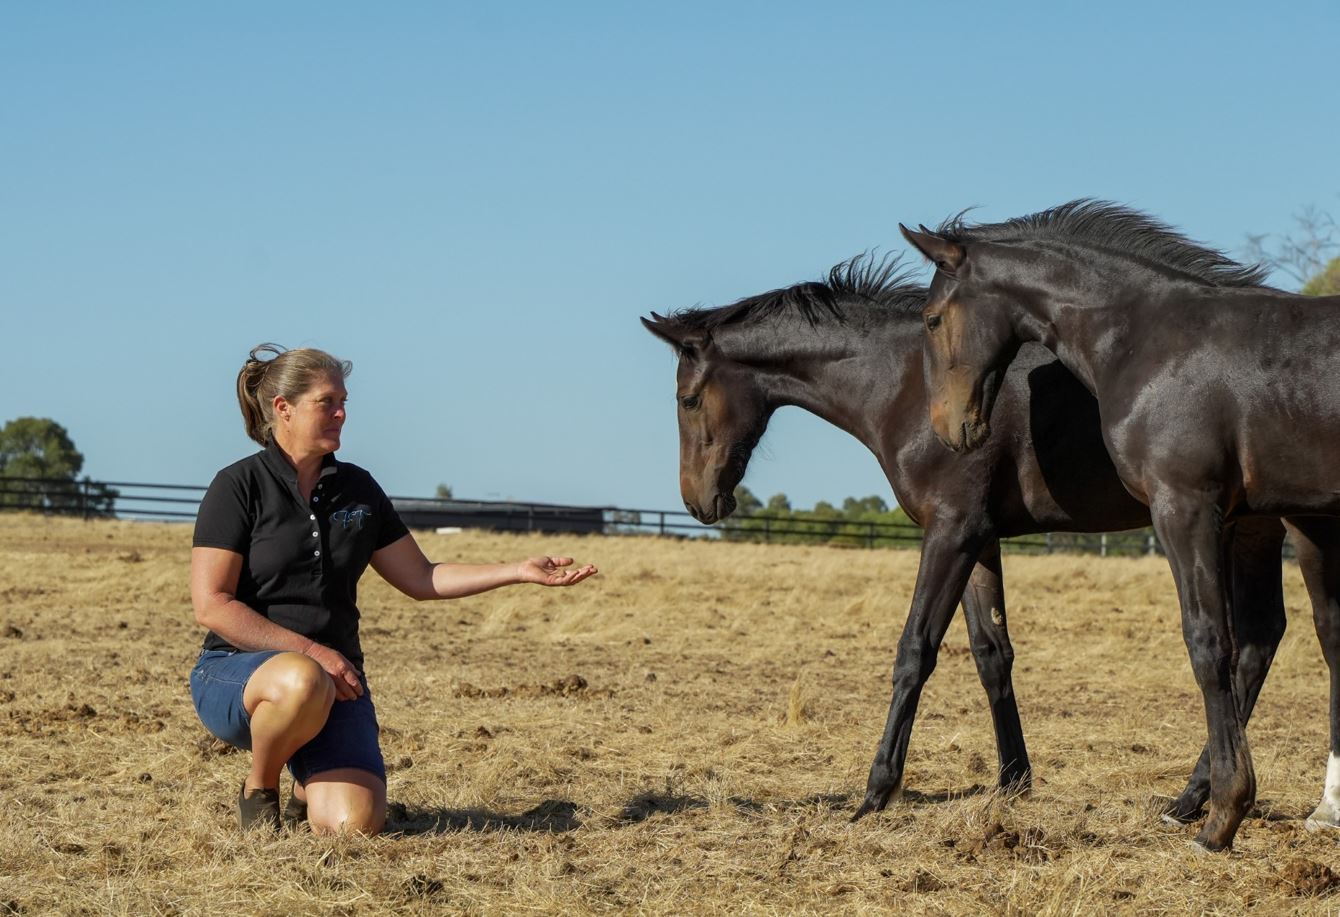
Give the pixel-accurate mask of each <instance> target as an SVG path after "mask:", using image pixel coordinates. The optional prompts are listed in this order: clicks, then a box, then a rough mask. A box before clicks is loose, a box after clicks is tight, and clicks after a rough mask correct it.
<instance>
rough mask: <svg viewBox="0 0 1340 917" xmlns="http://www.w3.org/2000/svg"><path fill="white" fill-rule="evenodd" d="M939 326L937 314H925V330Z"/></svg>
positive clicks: (932, 329)
mask: <svg viewBox="0 0 1340 917" xmlns="http://www.w3.org/2000/svg"><path fill="white" fill-rule="evenodd" d="M939 327H940V316H938V315H928V316H926V330H927V331H934V330H935V329H936V328H939Z"/></svg>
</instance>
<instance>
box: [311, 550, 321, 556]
mask: <svg viewBox="0 0 1340 917" xmlns="http://www.w3.org/2000/svg"><path fill="white" fill-rule="evenodd" d="M312 556H313V557H320V556H321V552H320V551H313V552H312Z"/></svg>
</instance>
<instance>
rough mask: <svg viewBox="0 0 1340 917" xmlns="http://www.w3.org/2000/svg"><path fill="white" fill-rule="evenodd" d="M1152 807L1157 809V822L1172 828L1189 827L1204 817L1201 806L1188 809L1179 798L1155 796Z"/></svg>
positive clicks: (1203, 810)
mask: <svg viewBox="0 0 1340 917" xmlns="http://www.w3.org/2000/svg"><path fill="white" fill-rule="evenodd" d="M1154 805H1155V806H1157V807H1158V812H1159V820H1160V821H1162V822H1163V823H1164V824H1165V825H1172V826H1173V827H1181V826H1182V825H1189V824H1191V823H1192V822H1194V821H1199V820H1200V819H1201V818H1203V817H1204V815H1205V809H1204V807H1203V806H1197V807H1195V808H1194V809H1193V808H1190V807H1189V806H1187V805H1186V804H1184V803H1183V802H1182V798H1181V797H1180V796H1155V797H1154Z"/></svg>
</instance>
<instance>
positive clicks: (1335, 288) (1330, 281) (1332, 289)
mask: <svg viewBox="0 0 1340 917" xmlns="http://www.w3.org/2000/svg"><path fill="white" fill-rule="evenodd" d="M1299 292H1300V293H1302V294H1303V295H1304V296H1340V258H1332V259H1331V263H1330V264H1328V265H1326V267H1324V268H1322V269H1321V271H1320V272H1319V273H1318V274H1317V275H1316V276H1315V277H1313V278H1312V279H1311V280H1309V281H1308V282H1307V283H1305V284H1303V288H1302V289H1301V290H1299Z"/></svg>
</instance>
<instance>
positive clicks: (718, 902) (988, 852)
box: [0, 514, 1340, 915]
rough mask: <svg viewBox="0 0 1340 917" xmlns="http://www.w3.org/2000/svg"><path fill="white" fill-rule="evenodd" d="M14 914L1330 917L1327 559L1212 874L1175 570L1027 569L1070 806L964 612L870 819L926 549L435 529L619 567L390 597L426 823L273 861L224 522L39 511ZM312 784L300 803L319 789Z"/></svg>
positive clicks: (7, 861) (11, 557) (1295, 631)
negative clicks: (987, 664) (882, 739)
mask: <svg viewBox="0 0 1340 917" xmlns="http://www.w3.org/2000/svg"><path fill="white" fill-rule="evenodd" d="M3 518H4V521H5V525H4V527H3V529H2V530H0V731H3V735H4V743H3V746H2V747H3V751H2V752H0V754H3V755H4V766H3V768H0V790H2V791H3V796H2V797H0V798H3V800H4V805H3V807H0V914H3V913H7V912H16V913H25V914H29V913H62V914H80V913H87V914H103V913H123V914H170V913H232V914H309V913H310V914H359V915H378V914H391V913H395V914H400V913H500V912H502V913H516V912H540V913H552V912H564V913H604V912H627V911H634V912H662V913H667V912H668V913H737V912H787V913H807V912H813V913H830V912H844V913H845V912H882V911H894V912H897V913H929V914H940V913H945V914H980V913H995V914H1021V915H1022V914H1029V915H1032V914H1084V913H1177V914H1181V913H1199V912H1207V911H1208V912H1215V913H1237V912H1243V911H1248V910H1259V911H1261V912H1268V913H1292V912H1299V913H1325V912H1327V911H1332V912H1333V911H1335V910H1336V909H1337V907H1340V891H1337V884H1340V879H1338V878H1337V872H1340V848H1337V846H1336V843H1337V840H1336V838H1335V837H1332V836H1317V835H1311V834H1308V833H1307V832H1306V831H1305V830H1304V829H1303V822H1302V819H1303V817H1304V816H1306V815H1307V813H1308V812H1309V811H1310V810H1311V808H1312V805H1313V804H1314V803H1315V802H1316V798H1317V796H1318V793H1319V792H1320V789H1321V781H1322V776H1323V768H1324V763H1325V759H1326V716H1325V714H1326V697H1327V678H1326V670H1325V667H1324V665H1323V663H1322V660H1321V656H1320V653H1319V651H1318V649H1317V645H1316V640H1315V638H1314V637H1313V635H1312V632H1311V631H1312V627H1311V620H1310V613H1309V611H1308V609H1307V607H1306V605H1305V601H1304V599H1303V594H1302V589H1301V586H1300V583H1299V578H1298V575H1297V571H1296V569H1294V568H1292V567H1289V568H1286V577H1287V588H1288V593H1287V594H1288V601H1289V621H1290V626H1289V632H1288V634H1287V635H1286V636H1285V639H1284V644H1283V646H1282V647H1281V650H1280V654H1279V657H1278V660H1277V662H1276V664H1275V671H1274V672H1273V673H1272V676H1271V679H1270V681H1269V683H1268V684H1267V685H1266V689H1265V691H1264V693H1263V696H1262V699H1261V702H1260V705H1259V707H1258V710H1257V714H1256V717H1255V719H1254V720H1253V723H1252V727H1251V738H1252V742H1253V750H1254V753H1255V756H1256V762H1257V774H1258V778H1259V782H1260V805H1259V807H1258V811H1256V812H1255V813H1254V814H1253V816H1252V817H1251V818H1250V819H1248V821H1247V822H1246V823H1245V824H1244V826H1243V830H1242V832H1241V834H1240V835H1239V841H1238V845H1237V849H1236V850H1235V851H1233V852H1232V853H1229V854H1226V855H1205V854H1197V853H1195V852H1193V849H1192V848H1191V846H1190V844H1189V840H1190V838H1191V836H1192V834H1193V829H1173V828H1169V827H1166V826H1164V825H1162V824H1161V823H1160V822H1159V821H1158V820H1157V819H1156V818H1155V817H1154V815H1153V812H1152V808H1151V804H1150V799H1151V797H1152V796H1153V795H1154V794H1158V793H1163V794H1168V793H1173V792H1176V791H1177V790H1179V789H1180V788H1181V785H1182V780H1183V778H1184V776H1185V774H1186V771H1187V769H1188V768H1189V766H1190V764H1191V762H1192V761H1193V760H1194V758H1195V757H1196V754H1197V753H1198V751H1199V747H1200V744H1201V742H1202V739H1203V735H1204V725H1203V716H1202V713H1201V708H1200V701H1199V695H1198V693H1197V692H1196V690H1195V687H1194V684H1193V681H1192V678H1191V674H1190V669H1189V666H1188V664H1187V661H1186V653H1185V651H1184V649H1183V648H1182V645H1181V636H1180V631H1179V626H1178V622H1177V613H1176V608H1175V604H1174V599H1173V592H1172V586H1171V581H1170V578H1169V575H1168V572H1167V568H1166V566H1165V565H1164V563H1163V562H1162V561H1160V560H1157V559H1138V560H1131V559H1115V558H1114V559H1105V560H1101V559H1097V558H1092V557H1050V558H1033V557H1007V559H1006V578H1007V587H1008V589H1009V590H1010V598H1011V605H1010V610H1009V615H1010V625H1011V630H1012V634H1013V637H1014V642H1015V647H1016V651H1017V654H1018V659H1017V662H1016V667H1015V676H1016V687H1017V690H1018V695H1019V699H1020V706H1021V712H1022V716H1023V720H1024V726H1025V730H1026V732H1027V735H1028V738H1029V743H1030V749H1031V751H1032V754H1033V760H1034V765H1035V768H1036V772H1037V783H1036V788H1035V790H1034V792H1033V794H1032V795H1031V796H1030V797H1029V798H1026V799H1013V800H1008V799H1002V798H999V797H998V796H997V795H996V794H994V793H993V792H992V791H991V790H990V787H991V785H992V783H993V776H994V768H995V753H994V748H993V744H992V738H991V731H990V725H989V718H988V714H987V711H986V708H985V705H984V702H983V699H984V698H983V693H982V690H981V687H980V686H979V684H978V682H977V676H976V672H975V669H974V667H973V663H972V659H971V656H970V655H969V653H968V651H967V645H966V637H965V633H964V630H963V627H962V625H961V623H955V625H954V626H953V627H952V628H951V630H950V632H949V635H948V637H947V639H946V641H945V646H944V648H943V651H942V653H941V658H940V666H939V669H938V670H937V672H936V673H935V675H934V677H933V678H932V679H931V682H930V684H929V685H928V686H927V690H926V692H925V694H924V695H923V698H922V702H921V716H920V718H919V720H918V723H917V727H916V729H915V731H914V733H913V739H912V749H911V754H910V756H909V761H908V775H907V781H906V786H907V793H906V795H905V796H904V798H903V799H902V801H901V802H899V803H897V804H895V805H893V806H891V807H890V808H889V810H888V811H887V812H885V813H883V814H881V815H878V816H874V817H871V818H868V819H866V820H864V821H862V822H859V823H857V824H854V825H853V824H850V823H849V822H848V816H849V814H850V812H851V811H852V809H853V807H854V806H855V804H856V802H857V801H859V798H860V794H861V791H862V789H863V787H864V781H865V773H866V768H867V766H868V764H869V759H870V756H871V754H872V752H873V750H874V747H875V743H876V741H877V739H878V737H879V734H880V731H881V729H882V727H883V722H884V715H885V711H886V707H887V703H888V696H889V672H890V667H891V665H892V661H893V652H894V646H895V644H896V641H897V637H898V634H899V631H900V629H901V626H902V621H903V619H904V616H905V614H906V609H907V604H908V600H909V597H910V594H911V589H912V582H913V577H914V574H915V569H916V555H915V554H914V553H911V552H889V551H879V552H869V551H848V550H839V549H831V548H803V547H780V546H773V547H768V546H758V545H737V544H709V543H701V542H684V541H670V540H660V539H652V538H633V537H628V538H586V539H582V538H571V537H562V538H551V537H541V536H503V535H482V534H469V533H467V534H464V535H457V536H450V537H446V536H434V535H425V536H422V538H421V540H422V541H423V543H424V545H425V548H426V550H427V552H428V554H429V555H430V556H432V557H435V558H437V559H441V560H495V559H499V560H500V559H504V558H516V557H518V556H520V555H524V554H527V553H539V552H542V551H554V552H558V551H561V552H565V553H572V554H575V555H576V556H578V557H579V558H580V559H582V560H591V561H595V562H596V563H598V564H599V565H600V567H601V569H602V574H601V576H600V577H598V578H597V579H595V580H593V581H591V582H589V583H586V584H584V585H583V586H581V587H579V588H577V589H572V590H541V589H537V588H518V589H509V590H503V591H500V592H496V593H492V594H489V595H484V596H478V597H475V598H470V599H464V600H460V601H456V602H451V603H431V604H415V603H413V602H411V601H409V600H408V599H405V598H403V597H402V596H399V595H398V594H395V593H394V592H393V591H392V590H390V589H389V588H388V587H387V586H386V585H385V584H384V583H382V582H381V581H380V580H379V579H378V578H377V576H376V575H375V574H372V573H369V575H368V577H367V578H366V579H365V581H364V588H363V591H362V606H363V609H364V614H365V617H364V645H365V649H366V652H367V655H368V666H367V667H368V673H369V676H370V678H371V681H372V685H373V690H374V693H375V695H376V697H377V702H378V708H379V711H380V716H381V720H382V724H383V727H384V735H383V746H384V750H385V753H386V758H387V762H388V764H389V766H390V775H389V792H390V799H391V803H392V805H391V809H392V811H391V820H390V826H389V827H390V833H389V834H388V835H387V836H384V837H379V838H374V839H364V838H358V837H353V838H317V837H313V836H311V835H310V834H305V833H301V834H297V835H294V836H284V837H279V838H265V837H259V836H252V837H243V836H240V835H239V833H238V832H237V830H236V828H235V826H234V813H233V809H232V803H233V796H234V793H235V791H236V787H237V784H238V782H239V781H240V779H241V777H242V775H243V772H244V770H245V764H244V759H243V757H242V756H241V755H239V754H236V753H231V752H228V751H227V750H225V749H223V748H221V747H220V746H219V745H218V744H217V743H214V742H212V741H210V740H209V739H208V738H207V737H206V736H205V734H204V732H203V731H202V729H201V727H200V726H199V725H198V723H197V721H196V719H195V716H194V713H193V711H192V710H191V706H190V700H189V697H188V694H187V689H186V673H187V671H188V670H189V668H190V666H191V663H192V660H193V657H194V655H195V653H196V651H197V647H198V645H199V641H200V636H201V634H200V632H199V631H198V629H197V627H196V625H195V624H194V623H193V621H192V619H191V614H190V609H189V603H188V598H187V591H186V566H187V558H188V554H189V539H190V530H189V527H186V526H171V525H158V524H133V523H125V522H94V523H85V522H79V521H72V520H61V519H47V518H39V517H32V516H21V515H12V514H11V515H6V516H4V517H3ZM285 792H287V785H286V786H285Z"/></svg>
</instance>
